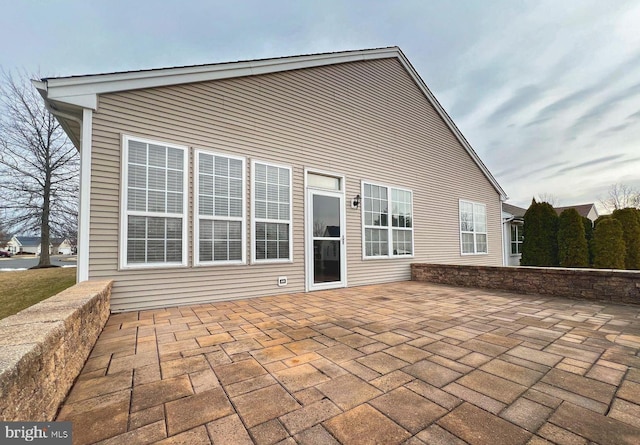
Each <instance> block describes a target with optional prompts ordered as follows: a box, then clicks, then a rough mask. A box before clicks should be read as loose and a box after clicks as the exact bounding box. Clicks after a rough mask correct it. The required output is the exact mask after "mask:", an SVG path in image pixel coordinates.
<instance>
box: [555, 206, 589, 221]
mask: <svg viewBox="0 0 640 445" xmlns="http://www.w3.org/2000/svg"><path fill="white" fill-rule="evenodd" d="M553 209H554V210H555V211H556V213H557V214H558V215H559V214H561V213H562V212H563V211H564V210H567V209H576V210H577V211H578V213H579V214H580V216H584V217H585V218H588V217H589V212H591V209H593V210H594V211H595V212H596V216H597V215H598V211H597V210H596V208H595V204H593V203H590V204H578V205H575V206H566V207H554V208H553Z"/></svg>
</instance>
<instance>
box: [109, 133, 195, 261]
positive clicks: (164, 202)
mask: <svg viewBox="0 0 640 445" xmlns="http://www.w3.org/2000/svg"><path fill="white" fill-rule="evenodd" d="M122 153H123V154H122V156H123V158H122V159H123V162H122V166H123V168H122V169H123V171H122V173H123V174H122V181H123V184H122V194H123V200H122V202H123V204H122V207H123V208H122V213H121V214H122V224H121V228H122V233H121V240H122V242H121V246H120V248H121V256H120V264H121V267H125V268H126V267H153V266H170V265H174V266H176V265H177V266H184V265H186V261H187V242H186V240H187V227H186V215H187V196H186V195H187V194H186V191H187V178H186V173H185V171H186V166H187V159H188V158H187V156H188V154H187V148H186V147H181V146H177V145H173V144H165V143H162V142H154V141H149V140H144V139H138V138H133V137H128V136H124V137H123V150H122Z"/></svg>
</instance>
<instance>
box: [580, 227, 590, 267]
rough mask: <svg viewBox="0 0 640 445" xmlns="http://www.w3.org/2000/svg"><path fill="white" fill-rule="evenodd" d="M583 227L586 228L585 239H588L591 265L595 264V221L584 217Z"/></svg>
mask: <svg viewBox="0 0 640 445" xmlns="http://www.w3.org/2000/svg"><path fill="white" fill-rule="evenodd" d="M581 218H582V225H583V226H584V237H585V238H586V239H587V249H588V250H589V265H592V264H593V245H592V241H593V221H591V220H590V219H589V218H587V217H586V216H582V217H581Z"/></svg>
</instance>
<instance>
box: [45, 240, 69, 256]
mask: <svg viewBox="0 0 640 445" xmlns="http://www.w3.org/2000/svg"><path fill="white" fill-rule="evenodd" d="M49 253H51V254H53V255H71V254H72V253H73V245H72V244H71V241H70V240H69V239H68V238H52V239H51V251H50V252H49Z"/></svg>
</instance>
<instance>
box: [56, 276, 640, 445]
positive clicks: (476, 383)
mask: <svg viewBox="0 0 640 445" xmlns="http://www.w3.org/2000/svg"><path fill="white" fill-rule="evenodd" d="M639 332H640V306H638V307H636V306H622V305H613V304H606V303H601V302H598V303H597V304H596V303H592V302H587V301H577V300H566V299H561V298H550V297H541V296H525V295H519V294H513V293H506V292H497V291H487V290H478V289H463V288H456V287H449V286H438V285H432V284H428V283H416V282H402V283H392V284H385V285H376V286H365V287H358V288H351V289H340V290H330V291H320V292H313V293H308V294H297V295H280V296H275V297H264V298H256V299H252V300H240V301H227V302H220V303H213V304H201V305H196V306H190V307H180V308H167V309H157V310H149V311H140V312H130V313H125V314H114V315H112V316H111V317H110V319H109V321H108V322H107V325H106V327H105V329H104V331H103V333H102V335H101V336H100V338H99V339H98V342H97V343H96V346H95V347H94V349H93V351H92V352H91V355H90V358H89V360H88V361H87V362H86V364H85V368H84V369H83V371H82V373H81V374H80V376H79V378H78V381H77V382H76V384H75V386H74V387H73V388H72V390H71V392H70V393H69V395H68V397H67V400H66V401H65V404H64V405H63V406H62V407H61V409H60V412H59V415H58V417H57V420H68V421H71V422H73V428H74V433H73V434H74V444H78V445H83V444H90V443H101V444H118V443H161V444H200V443H201V444H209V445H210V444H218V443H223V444H224V443H234V444H236V443H237V444H249V443H254V444H259V445H262V444H276V443H280V444H296V443H297V444H303V445H304V444H314V445H316V444H320V445H321V444H332V445H335V444H361V443H362V444H366V443H372V444H373V443H380V444H405V445H414V444H415V445H420V444H458V445H461V444H472V445H483V444H530V445H542V444H549V443H552V444H574V443H575V444H590V443H598V444H601V445H605V444H623V445H624V444H627V443H628V444H632V443H633V444H635V443H640V421H639V420H638V419H639V418H640V356H639V351H640V335H638V333H639Z"/></svg>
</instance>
